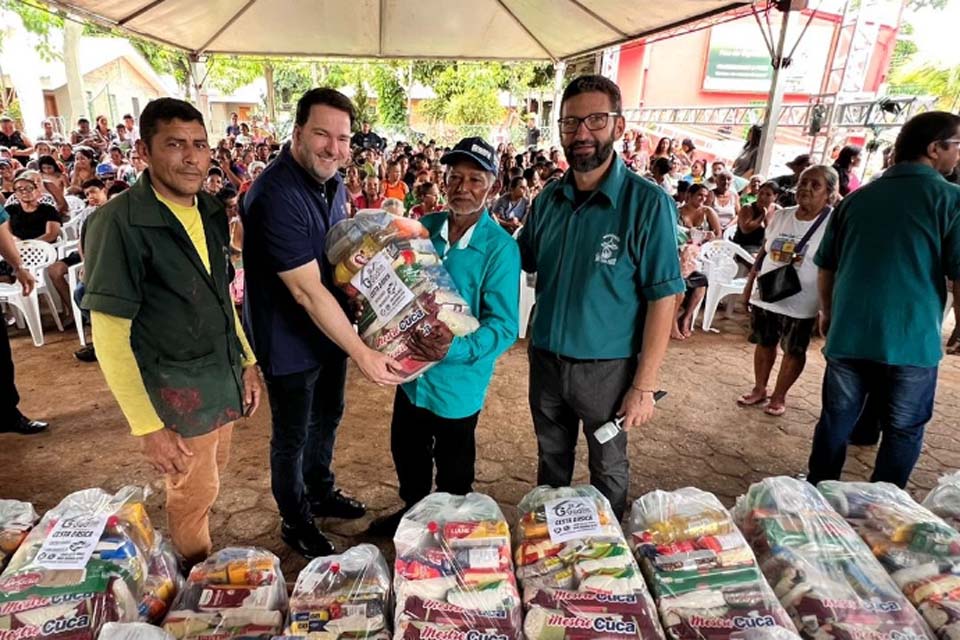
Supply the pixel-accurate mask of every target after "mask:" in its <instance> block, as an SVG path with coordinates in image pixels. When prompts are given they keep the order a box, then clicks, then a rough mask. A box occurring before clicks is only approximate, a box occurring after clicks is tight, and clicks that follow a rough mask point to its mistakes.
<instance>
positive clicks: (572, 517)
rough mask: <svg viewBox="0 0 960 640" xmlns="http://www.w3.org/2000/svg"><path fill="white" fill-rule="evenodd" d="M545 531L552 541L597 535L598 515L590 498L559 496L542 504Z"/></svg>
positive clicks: (595, 504)
mask: <svg viewBox="0 0 960 640" xmlns="http://www.w3.org/2000/svg"><path fill="white" fill-rule="evenodd" d="M543 508H544V511H545V512H546V516H547V531H548V532H549V533H550V541H551V542H553V543H555V544H556V543H560V542H567V541H568V540H573V539H575V538H585V537H589V536H593V535H599V534H600V533H601V532H602V529H601V527H600V515H599V514H598V513H597V503H596V502H595V501H594V500H592V499H590V498H560V499H558V500H551V501H549V502H547V503H545V504H544V507H543Z"/></svg>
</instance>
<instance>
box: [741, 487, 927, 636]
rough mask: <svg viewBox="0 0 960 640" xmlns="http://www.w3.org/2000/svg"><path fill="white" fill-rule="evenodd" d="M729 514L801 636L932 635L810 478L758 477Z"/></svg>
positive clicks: (865, 546)
mask: <svg viewBox="0 0 960 640" xmlns="http://www.w3.org/2000/svg"><path fill="white" fill-rule="evenodd" d="M734 519H735V521H736V523H737V525H738V526H739V527H740V530H741V531H742V532H743V534H744V537H745V538H746V539H747V541H748V542H749V543H750V546H751V547H752V548H753V551H754V553H755V554H756V556H757V559H758V560H759V561H760V568H761V570H762V571H763V573H764V575H765V576H766V578H767V581H768V582H769V583H770V585H771V586H772V587H773V591H774V593H775V594H776V595H777V597H778V598H779V599H780V603H781V604H782V605H783V607H784V609H786V611H787V613H788V614H789V615H790V617H791V618H792V620H793V622H794V625H795V626H796V627H797V630H798V631H799V633H800V635H801V637H803V638H811V639H812V638H816V639H818V640H820V639H823V640H827V639H831V638H841V639H844V640H852V639H854V638H863V639H867V640H874V639H875V640H887V639H889V640H893V639H895V638H901V639H904V640H906V639H918V638H933V634H932V633H931V631H930V630H929V627H928V626H927V624H926V623H925V622H924V620H923V618H922V617H921V616H920V614H919V613H917V611H916V609H914V608H913V606H912V605H911V604H910V603H909V602H908V601H907V599H906V598H905V597H904V596H903V594H902V593H900V589H899V588H898V587H897V585H896V584H895V583H894V582H893V580H891V579H890V576H889V575H887V572H886V571H885V570H884V568H883V567H882V566H881V565H880V563H879V562H878V561H877V559H876V558H874V557H873V553H872V552H871V551H870V548H869V547H868V546H867V545H866V544H865V543H864V542H863V541H862V540H861V539H860V536H858V535H857V533H856V531H854V530H853V527H851V526H850V525H849V524H848V523H847V521H846V520H844V518H843V516H841V515H840V514H839V513H837V512H836V511H835V510H834V509H833V508H832V507H831V506H830V504H829V503H828V502H827V500H826V499H825V498H824V497H823V496H822V495H821V494H820V493H818V492H817V490H816V489H814V488H813V486H812V485H810V484H809V483H807V482H805V481H803V480H797V479H795V478H787V477H776V478H766V479H765V480H763V481H762V482H758V483H755V484H753V485H751V486H750V488H749V489H748V491H747V493H746V495H744V496H741V497H740V498H739V499H738V500H737V506H736V507H735V509H734Z"/></svg>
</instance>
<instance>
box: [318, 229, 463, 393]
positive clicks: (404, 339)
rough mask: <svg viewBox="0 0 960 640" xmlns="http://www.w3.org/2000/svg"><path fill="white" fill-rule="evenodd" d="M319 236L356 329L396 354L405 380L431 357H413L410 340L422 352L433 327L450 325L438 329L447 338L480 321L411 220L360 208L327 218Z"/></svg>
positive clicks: (373, 345) (423, 368)
mask: <svg viewBox="0 0 960 640" xmlns="http://www.w3.org/2000/svg"><path fill="white" fill-rule="evenodd" d="M326 243H327V244H326V252H327V259H328V260H329V261H330V263H331V264H333V265H334V282H335V283H336V285H337V286H338V287H340V288H341V289H343V291H344V292H345V293H346V294H347V297H348V298H349V299H350V300H351V303H352V304H353V305H354V306H355V307H357V308H358V309H359V332H360V337H361V338H363V341H364V342H365V343H366V344H367V346H369V347H370V348H372V349H376V350H377V351H379V352H381V353H384V354H386V355H388V356H390V357H392V358H394V359H395V360H397V361H398V362H399V363H400V364H401V365H402V366H403V371H404V373H405V374H406V376H407V380H412V379H413V378H415V377H417V376H418V375H419V374H421V373H423V372H424V371H426V370H427V368H429V367H430V366H432V365H433V364H436V362H429V361H424V360H422V359H417V358H415V353H414V351H412V350H411V346H413V348H414V349H417V351H418V356H417V357H425V356H424V355H423V349H424V348H426V351H428V352H432V351H433V350H434V349H435V348H436V346H437V345H434V344H433V343H434V341H435V340H436V337H435V336H436V334H437V332H438V331H443V330H444V329H449V333H442V334H441V335H445V336H447V337H445V338H443V339H441V342H443V341H446V345H448V344H449V341H450V340H452V339H453V337H456V336H464V335H467V334H469V333H472V332H474V331H476V330H477V328H479V326H480V325H479V323H478V322H477V320H476V318H475V317H474V316H473V314H472V313H471V311H470V307H469V305H468V304H467V302H466V301H465V300H464V299H463V298H462V297H460V294H458V293H457V288H456V285H455V284H454V282H453V279H452V278H451V277H450V274H449V273H447V270H446V269H444V267H443V264H442V263H441V261H440V256H438V255H437V252H436V249H434V247H433V242H431V240H430V236H429V234H428V233H427V230H426V229H425V228H424V227H423V225H421V224H420V223H419V222H418V221H416V220H411V219H409V218H401V217H397V216H392V215H390V214H389V213H387V212H385V211H362V212H360V213H358V214H357V215H356V216H355V217H354V218H351V219H348V220H342V221H340V222H338V223H337V224H336V225H334V226H333V228H332V229H330V231H329V233H328V234H327V240H326ZM441 325H442V326H441ZM428 344H429V345H430V347H429V348H428V347H427V345H428ZM446 345H441V346H446ZM418 347H420V349H418Z"/></svg>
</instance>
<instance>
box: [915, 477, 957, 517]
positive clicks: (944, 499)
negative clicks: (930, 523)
mask: <svg viewBox="0 0 960 640" xmlns="http://www.w3.org/2000/svg"><path fill="white" fill-rule="evenodd" d="M923 506H925V507H926V508H927V509H930V511H932V512H933V513H935V514H937V515H938V516H940V517H941V518H943V519H944V520H946V521H947V524H949V525H950V526H951V527H953V528H954V529H957V530H960V471H955V472H953V473H948V474H946V475H945V476H941V478H940V479H939V480H938V481H937V486H935V487H934V488H933V489H931V490H930V493H928V494H927V497H926V498H924V499H923Z"/></svg>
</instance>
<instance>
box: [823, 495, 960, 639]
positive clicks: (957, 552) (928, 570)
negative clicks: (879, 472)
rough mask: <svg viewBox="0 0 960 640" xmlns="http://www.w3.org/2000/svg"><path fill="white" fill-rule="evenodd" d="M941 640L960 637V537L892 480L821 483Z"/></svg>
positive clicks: (835, 506)
mask: <svg viewBox="0 0 960 640" xmlns="http://www.w3.org/2000/svg"><path fill="white" fill-rule="evenodd" d="M817 489H819V490H820V493H822V494H823V495H824V496H825V497H826V498H827V500H828V501H829V502H830V504H831V505H833V508H834V509H836V510H837V512H838V513H840V515H842V516H843V517H844V518H846V520H847V522H849V523H850V524H851V525H853V528H854V529H855V530H856V531H857V533H859V534H860V537H861V538H862V539H863V541H864V542H866V543H867V545H869V547H870V550H871V551H873V554H874V556H876V558H877V560H879V561H880V563H881V564H882V565H883V566H884V568H885V569H886V570H887V571H888V572H889V573H890V577H891V578H893V581H894V582H896V583H897V585H898V586H899V587H900V590H901V591H902V592H903V594H904V595H905V596H907V599H909V600H910V602H911V603H913V605H914V606H915V607H917V609H918V610H919V611H920V613H921V614H923V617H924V619H925V620H926V621H927V623H928V624H929V625H930V626H931V628H932V629H933V630H934V632H935V633H936V634H937V636H938V637H940V638H960V534H958V533H957V531H956V530H955V529H954V528H952V527H951V526H950V525H948V524H947V523H946V522H944V521H943V520H942V519H941V518H939V517H938V516H936V515H934V514H933V512H931V511H930V510H929V509H927V508H926V507H921V506H920V505H919V504H917V503H916V502H915V501H914V500H913V498H911V497H910V495H909V494H908V493H907V492H906V491H904V490H903V489H900V488H899V487H897V486H896V485H892V484H889V483H886V482H877V483H867V482H832V481H830V482H821V483H820V484H818V485H817Z"/></svg>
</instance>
